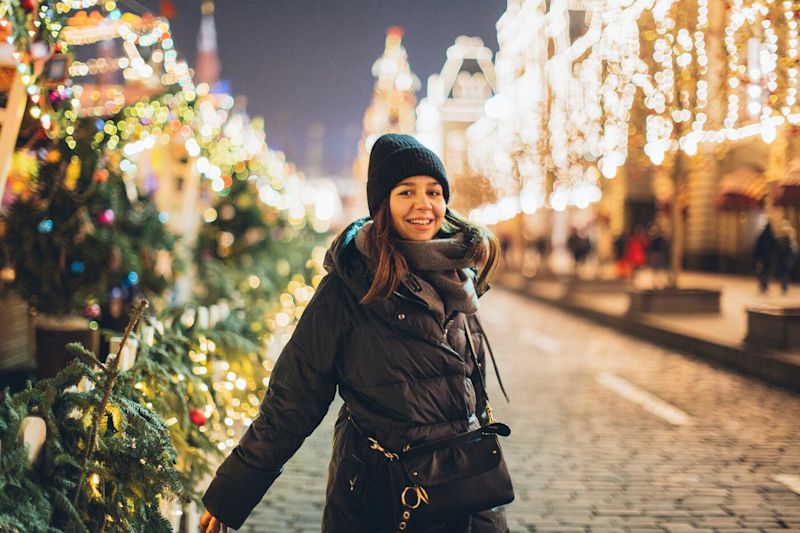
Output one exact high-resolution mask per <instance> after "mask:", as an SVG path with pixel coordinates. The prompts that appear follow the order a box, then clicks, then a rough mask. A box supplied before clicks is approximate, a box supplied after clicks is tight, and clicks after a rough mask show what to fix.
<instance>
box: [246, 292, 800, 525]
mask: <svg viewBox="0 0 800 533" xmlns="http://www.w3.org/2000/svg"><path fill="white" fill-rule="evenodd" d="M482 309H483V311H482V312H481V316H482V319H483V321H484V324H485V326H486V329H487V330H488V333H489V335H490V339H491V340H492V341H493V345H494V348H495V352H496V354H497V357H498V360H499V362H500V367H501V371H502V374H503V376H504V378H505V382H506V387H507V389H508V392H509V394H510V396H511V400H512V403H511V404H510V405H508V404H505V402H504V401H503V400H502V395H500V394H499V390H498V389H497V386H496V382H495V379H494V378H493V377H490V379H489V387H490V393H491V392H492V390H494V395H493V397H494V404H495V405H494V406H495V411H496V414H497V418H498V419H500V420H504V421H506V422H508V423H509V425H510V426H511V427H512V430H513V435H512V436H511V437H510V438H508V439H505V441H504V453H505V454H506V458H507V462H508V464H509V468H510V469H511V472H512V476H513V480H514V484H515V489H516V495H517V498H516V500H515V501H514V503H513V504H511V505H510V506H509V507H508V518H509V527H510V528H511V531H512V532H518V531H519V532H526V531H537V532H545V531H547V532H564V533H571V532H611V531H626V532H641V533H654V532H669V533H673V532H674V533H677V532H731V533H732V532H741V533H751V532H761V533H772V532H775V533H777V532H781V533H785V532H787V531H796V532H800V495H798V494H796V493H794V492H792V491H791V490H789V488H787V486H785V485H783V484H781V483H780V482H778V481H777V480H776V479H775V476H780V475H790V476H791V475H794V476H800V396H797V395H795V394H793V393H791V392H788V391H785V390H782V389H778V388H775V387H771V386H769V385H765V384H764V383H762V382H760V381H756V380H754V379H749V378H747V377H742V376H740V375H737V374H734V373H731V372H729V371H727V370H724V369H720V368H715V367H712V366H710V365H709V364H707V363H704V362H701V361H698V360H694V359H691V358H689V357H686V356H684V355H680V354H677V353H673V352H669V351H666V350H664V349H663V348H660V347H657V346H654V345H650V344H648V343H646V342H642V341H639V340H635V339H632V338H628V337H625V336H620V335H618V334H616V333H614V332H611V331H609V330H606V329H603V328H602V327H599V326H597V325H594V324H592V323H589V322H586V321H584V320H581V319H578V318H575V317H573V316H570V315H568V314H565V313H562V312H560V311H556V310H553V309H552V308H550V307H547V306H544V305H542V304H539V303H535V302H532V301H530V300H527V299H524V298H522V297H520V296H516V295H513V294H511V293H508V292H504V291H502V290H493V291H491V292H490V293H489V294H487V296H486V297H485V298H484V299H483V306H482ZM623 380H624V382H625V383H628V384H632V385H633V386H635V387H637V388H638V389H635V391H638V392H634V393H628V394H627V395H625V394H623V395H620V394H619V393H617V392H615V391H614V390H613V389H614V387H610V386H608V385H607V384H608V383H612V384H614V383H616V384H619V383H620V382H623ZM647 393H649V394H650V395H651V397H652V396H655V397H657V399H660V400H662V401H663V402H667V403H668V404H670V405H671V406H673V407H674V408H677V409H680V410H682V411H683V412H684V413H685V414H686V415H688V417H689V419H688V422H687V423H685V424H682V425H675V424H674V423H669V422H667V421H666V420H665V419H664V418H662V417H660V416H657V415H655V414H652V413H651V411H648V410H647V409H645V408H644V407H642V406H641V405H640V404H637V403H636V402H634V401H632V400H631V399H626V397H627V398H633V399H636V398H641V397H644V396H647ZM623 396H626V397H623ZM651 403H652V402H651ZM338 406H339V404H338V402H337V403H336V404H334V406H332V408H331V410H330V412H329V414H328V416H327V418H326V419H325V421H324V422H323V424H322V425H321V426H320V428H319V429H318V430H317V431H316V432H315V433H314V434H313V435H312V436H311V437H310V438H309V439H308V440H307V441H306V443H305V444H304V446H303V447H302V448H301V450H300V452H298V454H297V455H296V456H295V457H294V458H293V459H292V460H291V461H290V463H289V464H288V465H287V467H286V471H285V473H284V475H283V476H282V477H281V478H280V479H279V480H278V482H277V483H276V485H275V486H274V487H273V489H272V490H271V491H270V492H269V493H268V494H267V496H266V497H265V498H264V500H263V501H262V502H261V503H260V504H259V506H258V507H257V508H256V510H255V511H254V512H253V514H252V515H251V517H250V519H249V520H248V521H247V523H246V524H245V526H243V528H242V531H251V532H254V531H257V532H273V531H276V532H311V531H319V530H320V520H321V514H322V506H323V500H324V486H325V476H326V474H327V463H328V460H329V458H330V449H329V448H330V441H331V435H332V427H333V421H334V416H335V413H336V410H337V409H338ZM656 407H658V406H656ZM652 410H653V411H656V412H661V413H663V412H664V411H665V410H668V409H666V408H664V407H662V408H660V410H659V409H658V408H653V409H652ZM666 414H667V415H668V414H670V413H666Z"/></svg>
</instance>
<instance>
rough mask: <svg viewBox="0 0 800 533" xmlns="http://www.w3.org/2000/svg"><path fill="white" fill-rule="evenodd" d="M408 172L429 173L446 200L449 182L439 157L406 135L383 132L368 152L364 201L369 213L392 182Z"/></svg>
mask: <svg viewBox="0 0 800 533" xmlns="http://www.w3.org/2000/svg"><path fill="white" fill-rule="evenodd" d="M409 176H431V177H432V178H435V179H436V181H438V182H439V184H440V185H441V186H442V194H443V195H444V201H445V202H448V201H450V185H449V184H448V183H447V174H446V173H445V170H444V165H443V164H442V160H441V159H439V156H437V155H436V154H435V153H433V152H432V151H431V150H429V149H428V148H425V147H424V146H423V145H422V144H420V142H419V141H417V140H416V139H415V138H414V137H412V136H410V135H403V134H400V133H387V134H386V135H382V136H381V137H379V138H378V140H377V141H375V144H374V145H373V146H372V151H371V152H370V154H369V170H368V171H367V205H369V214H370V216H375V213H376V212H377V211H378V208H380V206H381V204H382V203H383V201H384V200H385V199H386V197H387V196H388V195H389V193H390V192H391V190H392V189H393V188H394V186H395V185H397V184H398V183H400V182H401V181H403V180H404V179H405V178H407V177H409Z"/></svg>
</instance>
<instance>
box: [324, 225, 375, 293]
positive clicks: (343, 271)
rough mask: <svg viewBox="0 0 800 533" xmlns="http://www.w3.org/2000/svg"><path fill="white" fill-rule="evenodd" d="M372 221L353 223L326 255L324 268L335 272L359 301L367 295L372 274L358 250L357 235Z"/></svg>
mask: <svg viewBox="0 0 800 533" xmlns="http://www.w3.org/2000/svg"><path fill="white" fill-rule="evenodd" d="M370 220H371V219H370V218H369V217H364V218H359V219H357V220H355V221H353V222H351V223H350V224H349V225H348V226H347V227H346V228H345V229H344V230H343V231H342V232H341V233H340V234H339V235H338V236H337V237H336V238H335V239H334V240H333V242H332V243H331V245H330V248H328V251H327V252H326V254H325V261H324V262H323V266H324V267H325V270H326V271H327V272H335V273H337V274H338V275H339V277H340V278H341V279H342V281H344V283H345V284H346V285H347V287H348V288H349V289H350V290H352V291H353V292H354V293H355V295H356V296H358V297H359V299H360V298H361V297H362V296H363V295H364V294H366V293H367V290H368V289H369V282H370V280H371V279H372V274H371V273H370V272H369V263H368V261H367V259H366V258H365V257H364V256H363V255H361V252H359V251H358V249H356V242H355V239H356V235H357V234H358V232H359V230H360V229H361V228H362V227H364V225H365V224H366V223H367V222H369V221H370Z"/></svg>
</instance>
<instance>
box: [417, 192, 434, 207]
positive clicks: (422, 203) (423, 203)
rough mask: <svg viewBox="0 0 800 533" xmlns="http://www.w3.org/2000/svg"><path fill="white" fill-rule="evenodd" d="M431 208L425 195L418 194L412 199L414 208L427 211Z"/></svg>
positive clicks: (429, 200) (429, 201)
mask: <svg viewBox="0 0 800 533" xmlns="http://www.w3.org/2000/svg"><path fill="white" fill-rule="evenodd" d="M430 206H431V199H430V198H428V195H427V194H418V195H417V196H416V197H415V198H414V207H421V208H424V209H429V208H430Z"/></svg>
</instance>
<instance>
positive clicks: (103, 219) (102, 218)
mask: <svg viewBox="0 0 800 533" xmlns="http://www.w3.org/2000/svg"><path fill="white" fill-rule="evenodd" d="M114 218H116V217H115V216H114V210H113V209H106V210H105V211H103V212H102V213H100V214H99V215H97V221H98V222H99V223H100V224H103V225H104V226H110V225H111V224H113V223H114Z"/></svg>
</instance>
